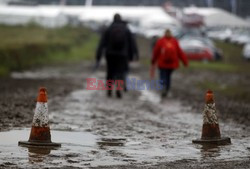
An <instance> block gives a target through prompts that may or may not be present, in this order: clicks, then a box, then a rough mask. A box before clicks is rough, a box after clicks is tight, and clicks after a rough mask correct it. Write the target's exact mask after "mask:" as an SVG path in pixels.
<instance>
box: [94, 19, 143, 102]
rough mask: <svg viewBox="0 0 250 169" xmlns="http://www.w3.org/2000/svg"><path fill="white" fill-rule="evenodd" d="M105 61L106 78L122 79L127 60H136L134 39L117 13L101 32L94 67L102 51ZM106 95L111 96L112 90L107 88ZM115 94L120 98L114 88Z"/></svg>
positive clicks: (126, 69) (98, 61) (119, 92)
mask: <svg viewBox="0 0 250 169" xmlns="http://www.w3.org/2000/svg"><path fill="white" fill-rule="evenodd" d="M104 51H105V58H106V63H107V75H106V79H107V80H114V81H115V80H123V82H124V83H125V78H126V76H127V73H128V71H129V61H131V60H134V59H135V60H136V59H137V57H138V50H137V46H136V43H135V39H134V37H133V35H132V33H131V32H130V30H129V28H128V27H127V23H126V22H125V21H123V20H122V18H121V16H120V15H119V14H115V15H114V20H113V22H112V23H111V25H110V26H109V27H108V28H107V30H106V31H104V32H103V34H102V37H101V40H100V43H99V46H98V49H97V52H96V68H97V67H98V66H99V63H100V60H101V57H102V54H103V52H104ZM107 96H108V97H111V96H112V90H107ZM116 96H117V97H118V98H122V91H121V90H117V89H116Z"/></svg>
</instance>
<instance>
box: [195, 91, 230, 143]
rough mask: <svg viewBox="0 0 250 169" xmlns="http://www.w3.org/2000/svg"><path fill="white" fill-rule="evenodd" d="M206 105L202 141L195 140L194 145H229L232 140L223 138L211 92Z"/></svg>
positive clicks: (208, 93) (208, 92)
mask: <svg viewBox="0 0 250 169" xmlns="http://www.w3.org/2000/svg"><path fill="white" fill-rule="evenodd" d="M205 99H206V104H205V107H204V110H203V126H202V135H201V139H197V140H193V141H192V142H193V143H198V144H229V143H231V139H230V138H228V137H221V134H220V127H219V122H218V118H217V115H216V108H215V102H214V95H213V92H212V91H211V90H208V91H207V93H206V97H205Z"/></svg>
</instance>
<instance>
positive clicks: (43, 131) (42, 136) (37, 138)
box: [18, 87, 61, 147]
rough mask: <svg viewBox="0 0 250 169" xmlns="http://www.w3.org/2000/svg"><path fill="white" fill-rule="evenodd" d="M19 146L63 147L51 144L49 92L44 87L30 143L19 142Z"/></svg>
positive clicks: (36, 110) (38, 99)
mask: <svg viewBox="0 0 250 169" xmlns="http://www.w3.org/2000/svg"><path fill="white" fill-rule="evenodd" d="M18 145H20V146H27V147H33V146H37V147H41V146H42V147H43V146H44V147H60V146H61V144H59V143H52V142H51V135H50V127H49V115H48V105H47V90H46V88H44V87H41V88H40V90H39V95H38V98H37V104H36V109H35V115H34V117H33V121H32V128H31V132H30V138H29V141H19V142H18Z"/></svg>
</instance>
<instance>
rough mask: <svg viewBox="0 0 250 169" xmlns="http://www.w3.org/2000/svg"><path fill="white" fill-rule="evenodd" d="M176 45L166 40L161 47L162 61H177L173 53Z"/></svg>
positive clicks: (170, 62)
mask: <svg viewBox="0 0 250 169" xmlns="http://www.w3.org/2000/svg"><path fill="white" fill-rule="evenodd" d="M173 50H175V47H174V45H173V43H171V42H165V43H164V44H163V46H162V48H161V54H162V61H163V62H164V63H166V64H172V63H173V62H175V60H176V58H175V55H174V54H173Z"/></svg>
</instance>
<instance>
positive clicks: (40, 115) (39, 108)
mask: <svg viewBox="0 0 250 169" xmlns="http://www.w3.org/2000/svg"><path fill="white" fill-rule="evenodd" d="M32 126H35V127H48V126H49V114H48V104H47V103H42V102H37V104H36V109H35V115H34V117H33V121H32Z"/></svg>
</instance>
